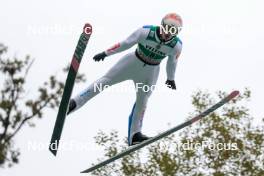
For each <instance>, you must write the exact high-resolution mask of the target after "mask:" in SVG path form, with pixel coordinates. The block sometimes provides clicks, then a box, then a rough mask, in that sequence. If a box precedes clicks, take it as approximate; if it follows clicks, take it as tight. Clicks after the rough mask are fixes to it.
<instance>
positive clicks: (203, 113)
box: [81, 91, 239, 173]
mask: <svg viewBox="0 0 264 176" xmlns="http://www.w3.org/2000/svg"><path fill="white" fill-rule="evenodd" d="M237 95H239V91H233V92H231V93H230V94H229V95H228V96H227V97H225V98H223V99H222V100H221V101H219V102H218V103H216V104H215V105H213V106H211V107H210V108H208V109H207V110H205V111H204V112H202V113H201V114H199V115H197V116H195V117H193V118H192V119H190V120H188V121H186V122H184V123H182V124H180V125H178V126H175V127H173V128H171V129H169V130H167V131H165V132H163V133H161V134H159V135H157V136H155V137H153V138H150V139H148V140H146V141H143V142H142V143H140V144H137V145H134V146H131V147H129V148H128V149H127V150H124V151H123V152H121V153H119V154H117V155H115V156H113V157H111V158H109V159H106V160H104V161H102V162H100V163H98V164H96V165H93V166H92V167H90V168H88V169H86V170H84V171H82V172H81V173H89V172H92V171H94V170H96V169H98V168H101V167H103V166H105V165H107V164H109V163H111V162H113V161H115V160H117V159H119V158H122V157H124V156H126V155H128V154H130V153H132V152H134V151H136V150H139V149H141V148H143V147H145V146H147V145H149V144H151V143H154V142H155V141H158V140H160V139H162V138H164V137H166V136H168V135H170V134H172V133H174V132H176V131H178V130H180V129H182V128H184V127H186V126H189V125H191V124H192V123H194V122H196V121H198V120H200V119H202V118H203V117H205V116H207V115H208V114H210V113H212V112H213V111H215V110H216V109H218V108H219V107H221V106H223V105H224V104H226V103H228V102H229V101H230V100H232V99H233V98H235V97H236V96H237Z"/></svg>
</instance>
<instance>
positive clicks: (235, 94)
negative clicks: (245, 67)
mask: <svg viewBox="0 0 264 176" xmlns="http://www.w3.org/2000/svg"><path fill="white" fill-rule="evenodd" d="M237 95H239V91H238V90H235V91H233V92H232V93H231V94H230V95H229V96H230V98H234V97H236V96H237Z"/></svg>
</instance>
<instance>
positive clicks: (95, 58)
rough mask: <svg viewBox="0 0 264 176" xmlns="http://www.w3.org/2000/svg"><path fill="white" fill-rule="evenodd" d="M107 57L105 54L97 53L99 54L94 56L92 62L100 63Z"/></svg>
mask: <svg viewBox="0 0 264 176" xmlns="http://www.w3.org/2000/svg"><path fill="white" fill-rule="evenodd" d="M106 56H107V55H106V54H105V52H101V53H99V54H96V55H95V56H94V57H93V60H94V61H95V62H98V61H100V60H102V61H103V60H104V59H105V57H106Z"/></svg>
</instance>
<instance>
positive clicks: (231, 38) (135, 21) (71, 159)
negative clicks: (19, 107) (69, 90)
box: [0, 0, 264, 176]
mask: <svg viewBox="0 0 264 176" xmlns="http://www.w3.org/2000/svg"><path fill="white" fill-rule="evenodd" d="M263 5H264V4H263V2H262V1H260V0H232V1H230V0H221V1H220V0H217V1H211V0H199V1H197V0H171V1H161V0H156V1H147V0H145V1H142V0H134V1H128V0H112V1H102V0H97V1H85V0H75V1H73V0H69V1H62V0H55V1H54V0H53V1H52V0H46V1H34V0H23V1H14V0H9V1H3V2H1V6H0V21H1V27H0V42H1V43H4V44H5V45H7V46H8V47H9V55H10V56H17V57H22V58H23V57H24V56H25V55H27V54H30V56H31V57H32V58H35V62H34V65H33V67H32V69H31V71H30V73H29V76H28V82H27V89H28V92H29V93H28V96H34V95H36V91H37V88H38V87H39V86H40V85H41V84H42V83H43V82H44V81H45V80H47V79H48V77H49V75H51V74H58V75H59V73H60V71H61V69H62V68H63V67H65V65H67V64H68V63H69V62H70V61H71V57H72V55H73V52H74V49H75V46H76V43H77V40H78V38H79V35H80V33H81V32H82V27H83V25H84V24H85V23H86V22H89V23H90V24H92V26H93V34H92V36H91V38H90V41H89V44H88V46H87V48H86V51H85V54H84V56H83V60H82V63H81V66H80V68H79V72H81V73H84V74H85V75H86V78H87V81H86V82H85V83H83V84H78V85H76V86H75V87H74V90H73V95H76V94H77V93H78V92H80V91H81V90H83V89H84V88H85V87H87V86H88V85H89V83H91V82H93V81H94V80H96V79H98V78H99V77H101V76H102V75H103V74H104V73H105V72H106V71H107V70H108V69H110V68H111V67H112V66H113V65H114V64H115V63H116V62H117V61H118V59H119V58H120V57H121V56H122V55H124V54H125V53H128V52H133V51H134V49H135V47H133V48H131V49H130V50H128V51H124V52H123V53H119V54H116V55H113V56H111V57H109V58H107V59H106V60H105V61H104V62H99V63H97V62H96V63H95V62H93V60H92V57H93V56H94V55H95V54H97V53H99V52H102V51H104V50H105V49H107V48H109V47H110V46H112V45H113V44H115V43H116V42H118V41H121V40H123V39H125V38H126V37H127V36H128V35H129V34H131V33H132V32H133V31H134V30H136V29H137V28H139V27H141V26H143V25H149V24H151V25H159V24H160V21H161V19H162V17H163V16H164V15H165V14H167V13H169V12H176V13H178V14H180V15H181V16H182V18H183V24H184V27H183V30H182V31H181V33H180V35H179V37H180V38H181V40H182V41H183V50H182V54H181V56H180V58H179V62H178V67H177V70H176V77H175V81H176V84H177V90H176V91H173V90H171V89H167V90H166V91H163V92H159V91H157V92H154V93H153V94H152V96H151V98H150V100H149V103H148V108H147V111H146V113H145V119H144V126H143V132H144V133H146V134H148V135H155V134H157V133H158V132H161V131H164V130H166V129H167V128H168V123H170V124H171V125H177V124H180V123H182V122H184V120H186V118H187V116H188V114H189V113H190V112H192V110H193V109H192V106H191V102H190V100H191V98H190V96H191V95H192V93H193V92H194V91H196V90H198V89H201V90H205V91H209V92H210V93H214V92H216V91H218V90H223V91H227V92H230V91H232V90H241V91H243V90H244V88H245V87H248V88H250V90H251V91H252V98H251V101H250V102H248V103H247V106H248V107H250V109H251V114H252V115H253V116H254V117H255V119H254V120H255V121H256V122H258V121H260V119H261V118H263V117H264V113H263V111H262V110H263V108H262V107H261V104H262V100H263V99H264V94H263V90H264V85H263V83H262V80H263V74H264V71H263V66H264V61H263V39H264V33H263V31H264V22H263V20H262V19H261V18H262V17H263V15H264V14H263V10H262V7H263ZM165 63H166V62H165V61H164V62H163V63H162V64H161V69H160V75H159V80H158V82H157V85H159V86H164V87H165V84H164V82H165V81H166V72H165ZM62 79H65V77H62ZM131 84H132V82H129V81H127V82H123V83H120V84H118V85H116V86H117V87H119V86H123V87H126V86H131ZM134 101H135V94H134V93H133V92H129V93H128V92H107V91H105V92H102V93H101V94H100V95H99V96H97V97H96V98H94V99H92V100H91V101H90V102H88V103H87V104H86V105H85V106H84V107H83V108H81V109H80V110H78V111H77V112H75V113H74V114H72V115H71V116H69V117H68V118H67V120H66V123H65V126H64V131H63V135H62V138H63V139H64V140H65V141H68V142H73V143H74V145H75V144H76V143H77V144H80V145H83V146H89V149H86V150H82V149H78V150H77V149H76V150H65V151H64V150H63V151H59V153H58V156H57V157H56V158H54V157H53V156H52V155H51V153H50V152H49V151H48V150H47V147H45V144H47V143H48V142H49V140H50V137H51V133H52V130H53V126H54V123H55V118H56V113H57V112H56V111H46V112H45V115H44V118H43V119H42V120H35V121H34V122H35V123H36V127H35V128H30V127H25V128H24V129H22V130H21V132H20V133H19V134H18V135H17V137H16V138H15V145H16V147H19V148H20V151H21V153H22V154H21V157H20V163H19V164H18V165H15V166H14V167H13V168H11V169H4V170H3V169H1V170H0V175H1V176H20V175H28V176H33V175H39V176H46V175H65V176H69V175H79V171H81V170H83V169H86V168H88V167H89V166H90V165H91V163H94V162H96V161H97V159H98V158H100V157H102V156H103V153H102V151H101V149H100V148H98V147H96V146H95V145H94V139H93V137H94V136H95V135H96V134H97V132H98V131H99V130H102V131H104V132H106V133H107V132H110V131H111V130H112V129H115V130H117V131H118V132H119V134H120V136H121V137H126V135H127V124H128V116H129V114H130V111H131V109H132V105H133V104H134ZM33 143H34V144H36V145H37V144H39V149H38V150H33V149H32V148H30V146H32V145H31V144H33ZM43 146H44V147H43Z"/></svg>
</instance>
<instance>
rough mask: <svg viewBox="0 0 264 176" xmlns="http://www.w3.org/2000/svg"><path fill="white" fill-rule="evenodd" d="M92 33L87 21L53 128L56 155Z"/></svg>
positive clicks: (53, 151)
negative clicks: (76, 80) (80, 66)
mask: <svg viewBox="0 0 264 176" xmlns="http://www.w3.org/2000/svg"><path fill="white" fill-rule="evenodd" d="M91 34H92V26H91V25H90V24H88V23H87V24H85V25H84V27H83V32H82V34H81V35H80V38H79V40H78V43H77V46H76V48H75V51H74V54H73V57H72V61H71V66H70V70H69V72H68V75H67V79H66V83H65V87H64V90H63V94H62V99H61V102H60V106H59V111H58V114H57V119H56V122H55V126H54V129H53V133H52V137H51V141H50V145H49V150H50V151H51V153H52V154H53V155H54V156H56V154H57V150H58V147H59V141H60V138H61V133H62V129H63V125H64V121H65V117H66V113H67V109H68V104H69V100H70V97H71V93H72V90H73V86H74V82H75V78H76V75H77V72H78V69H79V65H80V63H81V60H82V57H83V54H84V51H85V49H86V46H87V43H88V41H89V39H90V36H91Z"/></svg>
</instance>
